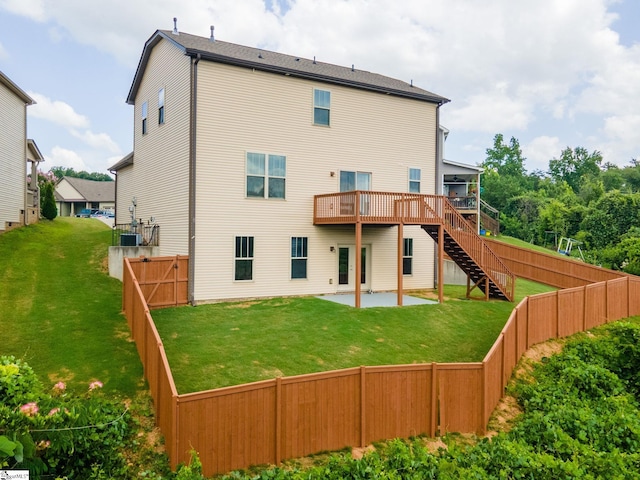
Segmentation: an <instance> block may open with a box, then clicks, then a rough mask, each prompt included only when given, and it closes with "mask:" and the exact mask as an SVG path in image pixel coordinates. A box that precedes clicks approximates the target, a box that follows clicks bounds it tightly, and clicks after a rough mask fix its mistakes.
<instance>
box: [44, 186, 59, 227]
mask: <svg viewBox="0 0 640 480" xmlns="http://www.w3.org/2000/svg"><path fill="white" fill-rule="evenodd" d="M41 196H42V205H41V212H42V216H43V217H44V218H46V219H47V220H53V219H54V218H56V217H57V216H58V208H57V207H56V199H55V197H54V196H53V183H51V182H47V183H45V185H44V191H41Z"/></svg>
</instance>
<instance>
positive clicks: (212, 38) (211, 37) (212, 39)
mask: <svg viewBox="0 0 640 480" xmlns="http://www.w3.org/2000/svg"><path fill="white" fill-rule="evenodd" d="M209 28H210V29H211V36H210V37H209V41H210V42H215V41H216V39H215V38H214V36H213V25H211V27H209Z"/></svg>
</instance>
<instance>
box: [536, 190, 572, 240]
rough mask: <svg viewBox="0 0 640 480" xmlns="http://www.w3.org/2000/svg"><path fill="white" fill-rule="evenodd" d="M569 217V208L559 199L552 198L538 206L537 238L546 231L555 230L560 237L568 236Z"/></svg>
mask: <svg viewBox="0 0 640 480" xmlns="http://www.w3.org/2000/svg"><path fill="white" fill-rule="evenodd" d="M570 218H571V210H570V209H569V207H567V206H566V205H565V204H564V203H563V202H561V201H560V200H557V199H555V198H553V199H551V200H550V201H549V202H547V203H546V204H544V205H542V206H540V218H539V221H538V224H539V229H540V230H539V232H538V236H539V238H540V237H542V236H543V235H544V234H545V232H547V231H550V232H556V233H557V234H558V236H560V237H566V236H568V232H569V228H570V225H571V222H570ZM543 238H544V237H543Z"/></svg>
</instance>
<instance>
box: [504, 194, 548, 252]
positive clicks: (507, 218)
mask: <svg viewBox="0 0 640 480" xmlns="http://www.w3.org/2000/svg"><path fill="white" fill-rule="evenodd" d="M546 202H547V199H545V198H544V197H542V196H540V195H538V194H537V193H536V192H526V193H524V194H522V195H520V196H517V197H514V198H511V199H509V201H508V202H507V204H506V205H505V207H504V209H503V210H502V211H501V218H500V223H501V228H502V229H503V232H504V233H505V234H506V235H509V236H512V237H516V238H520V239H522V240H526V241H528V242H530V241H536V240H540V238H539V232H540V223H539V218H540V209H541V207H542V206H543V205H544V204H545V203H546ZM543 232H544V230H543ZM542 240H544V237H543V238H542Z"/></svg>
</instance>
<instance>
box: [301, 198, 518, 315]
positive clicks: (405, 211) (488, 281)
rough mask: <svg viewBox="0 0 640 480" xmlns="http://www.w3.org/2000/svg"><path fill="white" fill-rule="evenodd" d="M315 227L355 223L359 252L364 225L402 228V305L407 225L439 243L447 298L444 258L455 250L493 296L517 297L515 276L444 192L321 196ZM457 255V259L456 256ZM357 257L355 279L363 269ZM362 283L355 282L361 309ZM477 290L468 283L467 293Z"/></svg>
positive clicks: (470, 274)
mask: <svg viewBox="0 0 640 480" xmlns="http://www.w3.org/2000/svg"><path fill="white" fill-rule="evenodd" d="M313 223H314V225H345V224H352V225H355V238H356V240H355V243H356V250H358V249H359V248H360V245H361V241H362V225H365V224H370V225H371V224H373V225H381V226H384V225H386V226H392V225H397V226H398V248H397V250H398V272H397V276H398V305H402V240H403V238H402V235H403V228H402V227H403V226H404V225H420V226H422V227H423V229H424V230H425V231H426V232H427V233H429V235H431V237H432V238H434V240H435V241H436V242H437V243H438V247H439V252H438V259H439V265H438V271H439V275H438V279H439V280H438V282H439V284H438V291H439V297H440V301H442V283H441V282H442V276H443V275H442V270H443V267H442V258H443V257H444V253H445V250H446V253H448V254H449V255H451V254H452V253H453V254H454V256H455V258H454V260H455V261H456V263H457V264H458V265H459V266H460V267H461V268H462V269H463V270H464V271H465V272H466V273H467V275H468V277H469V279H470V281H472V282H473V283H474V288H475V286H478V287H479V288H480V289H481V290H483V291H484V292H485V294H486V298H488V297H489V296H495V297H497V298H504V299H507V300H512V299H513V291H514V284H515V277H514V276H513V274H512V273H511V272H510V271H509V269H508V268H507V267H506V266H505V265H504V264H503V263H502V262H501V261H500V259H499V258H498V257H497V255H495V253H494V252H493V251H492V250H491V248H490V247H489V246H488V245H487V244H486V243H485V242H484V240H483V239H482V237H480V236H479V235H478V234H477V231H476V229H475V228H474V227H473V226H472V225H470V224H469V223H468V222H467V221H466V220H465V219H464V217H463V216H462V214H461V213H460V212H459V211H458V209H457V208H456V207H455V206H454V205H453V204H452V203H451V202H450V201H449V199H448V198H447V197H445V196H442V195H423V194H417V193H396V192H373V191H368V190H367V191H364V190H355V191H351V192H339V193H329V194H323V195H316V196H315V197H314V205H313ZM452 258H453V257H452ZM360 268H361V265H360V262H359V255H357V256H356V278H358V276H359V272H360ZM359 287H360V285H359V284H358V282H356V307H359V306H360V304H359V298H358V297H359V295H360V288H359ZM472 289H473V288H471V287H469V289H468V294H469V293H470V291H471V290H472Z"/></svg>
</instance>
